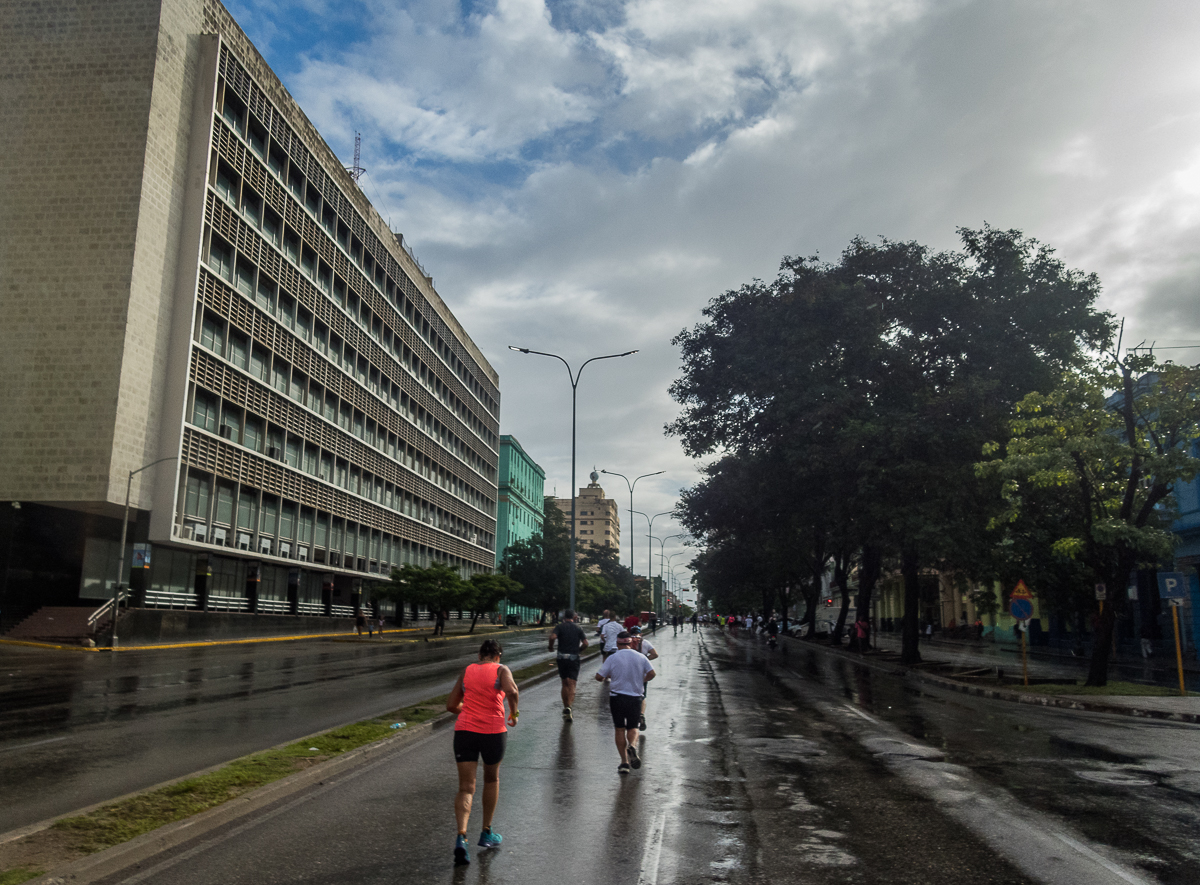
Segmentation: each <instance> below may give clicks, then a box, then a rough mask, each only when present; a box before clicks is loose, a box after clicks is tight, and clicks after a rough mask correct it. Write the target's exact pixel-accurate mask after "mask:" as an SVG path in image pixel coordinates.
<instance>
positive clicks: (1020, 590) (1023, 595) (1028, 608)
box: [1008, 581, 1033, 685]
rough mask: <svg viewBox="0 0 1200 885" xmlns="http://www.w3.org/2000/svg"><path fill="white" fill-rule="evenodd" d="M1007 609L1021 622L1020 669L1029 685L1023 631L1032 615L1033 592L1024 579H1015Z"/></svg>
mask: <svg viewBox="0 0 1200 885" xmlns="http://www.w3.org/2000/svg"><path fill="white" fill-rule="evenodd" d="M1008 611H1009V614H1011V615H1012V616H1013V620H1016V621H1020V622H1021V628H1020V629H1019V630H1018V631H1017V632H1018V633H1020V634H1021V671H1022V673H1023V674H1024V676H1025V684H1026V685H1029V658H1028V655H1027V653H1026V650H1025V633H1026V632H1027V627H1028V625H1029V619H1030V618H1032V617H1033V594H1032V593H1030V592H1029V588H1028V587H1026V586H1025V582H1024V581H1017V586H1016V588H1015V589H1014V590H1013V592H1012V596H1011V597H1009V601H1008Z"/></svg>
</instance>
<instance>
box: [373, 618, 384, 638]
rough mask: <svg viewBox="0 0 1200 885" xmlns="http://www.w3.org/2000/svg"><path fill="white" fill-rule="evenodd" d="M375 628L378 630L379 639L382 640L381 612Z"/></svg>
mask: <svg viewBox="0 0 1200 885" xmlns="http://www.w3.org/2000/svg"><path fill="white" fill-rule="evenodd" d="M375 626H377V627H378V628H379V636H380V638H383V613H382V612H380V614H379V619H378V620H377V621H376V623H375Z"/></svg>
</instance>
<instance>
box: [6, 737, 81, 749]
mask: <svg viewBox="0 0 1200 885" xmlns="http://www.w3.org/2000/svg"><path fill="white" fill-rule="evenodd" d="M72 737H73V735H69V734H65V735H63V736H62V737H56V738H46V739H45V740H44V741H33V742H32V743H28V744H17V745H16V746H14V747H0V753H10V752H12V751H13V750H27V749H29V748H30V747H40V746H41V745H42V744H53V743H57V742H58V741H67V740H70V739H71V738H72Z"/></svg>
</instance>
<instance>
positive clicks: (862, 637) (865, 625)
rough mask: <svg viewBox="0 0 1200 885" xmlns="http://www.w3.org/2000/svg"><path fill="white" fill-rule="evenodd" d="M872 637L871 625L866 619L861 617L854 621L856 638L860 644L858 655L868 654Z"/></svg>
mask: <svg viewBox="0 0 1200 885" xmlns="http://www.w3.org/2000/svg"><path fill="white" fill-rule="evenodd" d="M870 635H871V624H870V622H868V621H867V619H866V617H865V616H863V615H859V616H858V617H857V618H855V620H854V638H855V640H856V642H857V644H858V653H859V654H863V655H865V654H866V653H867V645H868V642H867V640H868V638H869V637H870Z"/></svg>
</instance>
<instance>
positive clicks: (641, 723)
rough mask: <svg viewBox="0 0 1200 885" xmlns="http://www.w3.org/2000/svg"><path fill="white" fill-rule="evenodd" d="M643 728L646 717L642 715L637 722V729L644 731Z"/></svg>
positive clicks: (644, 728)
mask: <svg viewBox="0 0 1200 885" xmlns="http://www.w3.org/2000/svg"><path fill="white" fill-rule="evenodd" d="M645 730H646V717H645V716H643V717H642V718H641V721H639V722H638V731H645Z"/></svg>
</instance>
